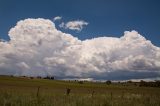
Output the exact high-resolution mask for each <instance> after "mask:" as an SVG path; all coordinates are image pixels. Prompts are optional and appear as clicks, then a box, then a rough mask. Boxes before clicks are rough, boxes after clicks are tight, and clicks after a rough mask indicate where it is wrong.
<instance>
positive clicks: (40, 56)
mask: <svg viewBox="0 0 160 106" xmlns="http://www.w3.org/2000/svg"><path fill="white" fill-rule="evenodd" d="M9 37H10V41H8V42H7V41H5V42H0V74H5V75H18V76H21V75H25V76H47V75H53V76H57V77H61V78H92V79H114V80H116V79H117V80H118V79H138V78H141V79H143V78H156V77H160V48H159V47H156V46H154V45H153V44H152V43H151V42H150V41H149V40H146V39H145V38H144V37H143V36H142V35H140V34H139V33H138V32H136V31H131V32H129V31H126V32H125V33H124V36H122V37H120V38H116V37H98V38H93V39H87V40H83V41H82V40H79V39H78V38H76V37H74V36H72V35H70V34H66V33H63V32H61V31H59V30H57V29H56V28H55V25H54V23H53V22H51V21H50V20H47V19H42V18H39V19H25V20H22V21H19V22H18V23H17V25H16V26H15V27H13V28H11V30H10V31H9Z"/></svg>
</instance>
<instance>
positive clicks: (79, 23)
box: [59, 20, 88, 31]
mask: <svg viewBox="0 0 160 106" xmlns="http://www.w3.org/2000/svg"><path fill="white" fill-rule="evenodd" d="M87 25H88V22H85V21H83V20H75V21H69V22H67V23H64V22H62V23H61V24H60V25H59V27H60V28H65V29H70V30H75V31H81V30H82V29H83V27H84V26H87Z"/></svg>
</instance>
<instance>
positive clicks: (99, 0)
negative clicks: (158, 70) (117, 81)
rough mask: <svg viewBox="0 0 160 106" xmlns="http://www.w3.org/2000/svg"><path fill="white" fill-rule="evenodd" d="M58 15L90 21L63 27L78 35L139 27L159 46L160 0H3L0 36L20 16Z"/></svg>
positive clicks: (107, 33) (115, 33) (118, 33)
mask: <svg viewBox="0 0 160 106" xmlns="http://www.w3.org/2000/svg"><path fill="white" fill-rule="evenodd" d="M55 16H62V17H63V21H64V22H67V21H71V20H77V19H80V20H85V21H86V22H88V23H89V25H88V26H86V27H85V28H84V29H83V30H82V31H81V32H78V33H77V32H76V31H69V30H62V29H61V30H62V31H63V32H67V33H71V34H72V35H74V36H77V37H78V38H79V39H89V38H94V37H97V36H116V37H120V36H122V35H123V33H124V31H126V30H136V31H138V32H139V33H140V34H142V35H143V36H145V37H146V38H147V39H149V40H151V41H152V43H153V44H155V45H157V46H160V42H159V39H160V30H159V28H160V1H159V0H92V1H91V0H0V38H1V39H5V40H8V31H9V30H10V28H11V27H13V26H15V24H16V22H17V21H19V20H22V19H26V18H46V19H51V20H52V19H53V18H54V17H55ZM56 24H57V28H58V24H59V22H56Z"/></svg>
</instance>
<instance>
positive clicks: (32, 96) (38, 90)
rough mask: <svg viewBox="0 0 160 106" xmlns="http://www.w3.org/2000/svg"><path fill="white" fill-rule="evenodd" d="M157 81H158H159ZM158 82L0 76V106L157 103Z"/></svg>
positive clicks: (159, 97) (155, 105) (147, 105)
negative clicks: (152, 84) (146, 84)
mask: <svg viewBox="0 0 160 106" xmlns="http://www.w3.org/2000/svg"><path fill="white" fill-rule="evenodd" d="M158 84H160V83H158ZM159 91H160V85H159V86H156V87H150V86H148V87H146V86H145V85H142V86H140V83H135V82H131V81H128V82H123V83H122V82H116V83H115V82H114V83H113V82H110V81H106V82H88V81H62V80H53V79H52V80H51V79H39V78H27V77H13V76H0V106H160V101H159V100H160V92H159Z"/></svg>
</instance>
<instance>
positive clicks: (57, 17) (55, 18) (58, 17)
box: [53, 16, 62, 22]
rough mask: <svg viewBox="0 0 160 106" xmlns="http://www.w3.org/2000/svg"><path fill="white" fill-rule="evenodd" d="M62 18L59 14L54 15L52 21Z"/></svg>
mask: <svg viewBox="0 0 160 106" xmlns="http://www.w3.org/2000/svg"><path fill="white" fill-rule="evenodd" d="M61 19H62V17H61V16H56V17H54V18H53V21H54V22H55V21H57V20H61Z"/></svg>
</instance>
